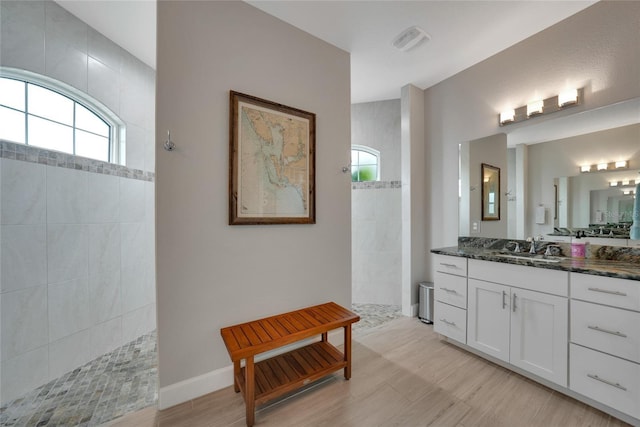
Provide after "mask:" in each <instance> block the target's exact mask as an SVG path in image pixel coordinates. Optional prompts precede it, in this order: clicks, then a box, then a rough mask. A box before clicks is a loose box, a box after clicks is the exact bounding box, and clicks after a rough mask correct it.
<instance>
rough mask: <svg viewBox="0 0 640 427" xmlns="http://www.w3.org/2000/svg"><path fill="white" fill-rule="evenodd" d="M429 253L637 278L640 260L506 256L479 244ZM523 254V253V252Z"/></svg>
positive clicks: (633, 258)
mask: <svg viewBox="0 0 640 427" xmlns="http://www.w3.org/2000/svg"><path fill="white" fill-rule="evenodd" d="M431 252H432V253H434V254H440V255H449V256H457V257H463V258H472V259H479V260H485V261H493V262H501V263H506V264H517V265H523V266H528V267H537V268H547V269H551V270H561V271H572V272H575V273H584V274H592V275H596V276H606V277H614V278H619V279H629V280H638V281H640V263H638V262H637V260H636V258H635V256H634V257H622V259H617V260H612V259H605V258H604V257H599V258H598V257H589V258H586V259H578V258H569V257H559V258H558V259H559V262H544V261H534V260H532V259H527V258H517V259H516V258H505V257H504V256H500V253H501V251H497V250H495V249H487V248H478V247H461V246H451V247H446V248H439V249H432V250H431ZM513 255H518V254H513ZM523 255H524V256H526V254H523ZM598 255H599V253H598Z"/></svg>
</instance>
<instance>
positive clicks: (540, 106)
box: [527, 99, 544, 117]
mask: <svg viewBox="0 0 640 427" xmlns="http://www.w3.org/2000/svg"><path fill="white" fill-rule="evenodd" d="M543 111H544V101H543V100H541V99H539V100H537V101H533V102H530V103H528V104H527V116H529V117H531V116H536V115H538V114H542V112H543Z"/></svg>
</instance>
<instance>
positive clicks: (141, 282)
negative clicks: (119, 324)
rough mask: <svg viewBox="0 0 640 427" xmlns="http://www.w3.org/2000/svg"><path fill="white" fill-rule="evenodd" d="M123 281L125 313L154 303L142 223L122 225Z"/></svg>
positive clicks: (123, 309) (123, 306)
mask: <svg viewBox="0 0 640 427" xmlns="http://www.w3.org/2000/svg"><path fill="white" fill-rule="evenodd" d="M120 227H121V228H120V229H121V235H122V252H121V267H122V269H121V280H122V311H123V313H126V312H129V311H132V310H135V309H138V308H140V307H142V306H144V305H147V304H149V303H151V302H152V295H151V291H152V289H151V287H150V284H149V283H150V281H151V278H150V274H149V269H148V266H149V257H150V254H149V253H148V252H147V251H146V248H147V244H146V240H147V239H146V233H145V226H144V224H142V223H131V224H121V225H120Z"/></svg>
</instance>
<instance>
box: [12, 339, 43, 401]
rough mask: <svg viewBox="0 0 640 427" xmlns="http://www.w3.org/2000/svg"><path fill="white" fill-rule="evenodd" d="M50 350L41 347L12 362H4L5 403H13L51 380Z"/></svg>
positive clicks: (15, 358)
mask: <svg viewBox="0 0 640 427" xmlns="http://www.w3.org/2000/svg"><path fill="white" fill-rule="evenodd" d="M48 359H49V348H48V346H44V347H39V348H37V349H35V350H32V351H29V352H27V353H23V354H21V355H20V356H19V357H14V358H13V359H10V360H4V359H3V360H2V377H0V382H1V383H0V386H1V387H2V400H3V402H9V401H12V400H14V399H16V398H18V397H20V396H22V395H23V394H25V393H27V392H28V391H31V390H33V389H35V388H36V387H38V386H41V385H42V384H44V383H46V382H47V381H48V380H49V376H48V371H49V363H48Z"/></svg>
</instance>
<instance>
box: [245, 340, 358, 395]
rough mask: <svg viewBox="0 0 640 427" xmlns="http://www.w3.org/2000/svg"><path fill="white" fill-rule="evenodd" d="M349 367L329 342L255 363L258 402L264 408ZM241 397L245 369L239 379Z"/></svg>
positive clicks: (318, 343) (310, 345)
mask: <svg viewBox="0 0 640 427" xmlns="http://www.w3.org/2000/svg"><path fill="white" fill-rule="evenodd" d="M346 366H347V362H346V361H345V357H344V355H343V354H342V353H341V352H340V350H338V349H337V348H335V347H334V346H332V345H331V344H329V343H328V342H326V341H320V342H315V343H312V344H309V345H307V346H305V347H301V348H298V349H296V350H292V351H289V352H287V353H284V354H281V355H278V356H274V357H272V358H270V359H266V360H263V361H260V362H257V363H256V364H255V403H256V404H257V405H262V404H264V403H266V402H268V401H269V400H271V399H275V398H276V397H278V396H281V395H283V394H285V393H288V392H290V391H293V390H295V389H297V388H300V387H302V386H304V385H307V384H309V383H311V382H313V381H315V380H318V379H320V378H322V377H324V376H326V375H328V374H330V373H332V372H335V371H337V370H339V369H343V368H345V367H346ZM236 384H238V385H239V387H240V391H241V392H242V395H243V396H244V397H245V400H247V396H246V392H245V368H244V367H243V368H242V369H240V372H239V373H238V375H237V376H236Z"/></svg>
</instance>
